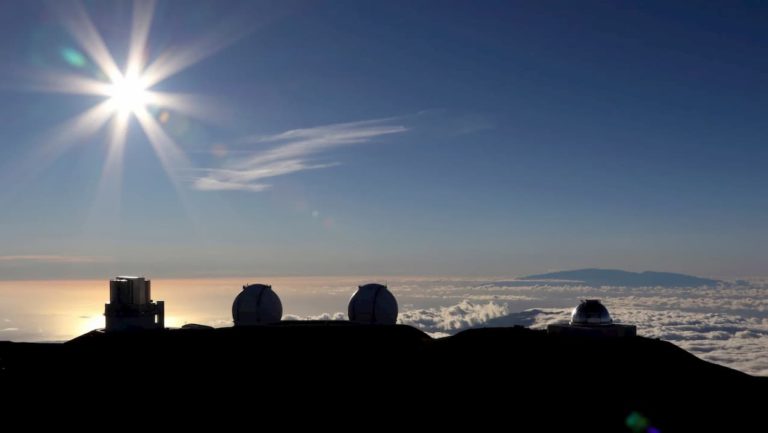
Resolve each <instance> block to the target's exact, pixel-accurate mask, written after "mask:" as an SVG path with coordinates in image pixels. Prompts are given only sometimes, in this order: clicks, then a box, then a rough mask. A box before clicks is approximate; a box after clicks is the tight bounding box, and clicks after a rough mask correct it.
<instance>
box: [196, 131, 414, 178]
mask: <svg viewBox="0 0 768 433" xmlns="http://www.w3.org/2000/svg"><path fill="white" fill-rule="evenodd" d="M406 130H407V128H405V127H404V126H401V125H394V124H392V121H391V119H375V120H366V121H360V122H351V123H337V124H332V125H325V126H317V127H314V128H304V129H294V130H290V131H286V132H282V133H280V134H275V135H267V136H253V137H248V138H245V139H243V140H241V141H240V142H239V143H238V144H239V145H241V146H242V145H247V146H256V147H260V148H263V147H265V146H266V147H267V149H265V150H256V151H254V153H252V154H250V155H247V156H240V157H238V158H235V159H230V160H228V161H227V162H226V163H225V164H224V165H223V166H222V167H219V168H207V169H203V170H202V171H203V173H204V175H202V176H198V177H196V178H194V179H193V187H194V188H195V189H197V190H200V191H234V190H238V191H250V192H259V191H264V190H265V189H268V188H269V187H270V186H271V185H270V184H269V183H267V182H265V180H266V179H269V178H273V177H277V176H285V175H288V174H292V173H297V172H300V171H305V170H317V169H321V168H328V167H333V166H335V165H338V164H339V163H338V162H322V163H320V162H312V161H311V160H310V157H312V156H316V155H317V154H320V153H322V152H326V151H328V150H331V149H333V148H336V147H340V146H349V145H354V144H361V143H367V142H370V141H372V140H373V139H375V138H378V137H382V136H385V135H390V134H397V133H402V132H405V131H406Z"/></svg>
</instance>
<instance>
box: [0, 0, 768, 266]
mask: <svg viewBox="0 0 768 433" xmlns="http://www.w3.org/2000/svg"><path fill="white" fill-rule="evenodd" d="M132 8H133V5H132V3H131V2H86V3H85V7H84V10H86V11H87V13H88V15H89V16H90V18H91V20H92V21H93V23H94V24H95V27H96V29H97V30H98V32H99V33H100V35H101V37H102V38H103V40H104V42H105V44H106V45H107V46H108V48H109V51H110V52H111V53H112V55H113V56H114V58H115V60H116V62H117V64H118V67H119V68H120V69H121V70H124V68H125V59H126V56H127V54H128V51H129V50H128V41H129V40H130V37H131V23H132V20H131V16H132ZM77 10H78V6H77V3H66V2H51V3H45V2H36V1H30V2H5V3H3V4H2V5H0V37H2V39H3V41H5V42H4V43H3V44H2V46H0V61H2V64H3V65H4V66H3V67H2V68H0V78H2V84H1V85H0V92H2V99H0V116H1V118H2V119H3V127H2V128H0V164H1V165H2V175H0V182H1V183H0V200H1V202H2V204H3V211H2V212H1V213H0V278H5V279H14V278H57V277H77V278H86V277H94V278H104V277H109V276H112V275H113V274H118V273H128V274H130V273H136V274H145V275H148V276H150V277H180V276H200V277H203V276H241V275H242V276H246V275H320V274H322V275H364V274H381V275H398V274H399V275H402V274H410V275H416V274H450V275H521V274H527V273H537V272H544V271H548V270H554V269H568V268H579V267H615V268H623V269H628V270H646V269H653V270H664V271H680V272H688V273H696V274H702V275H711V276H742V275H766V264H767V263H768V261H767V259H768V257H766V250H765V248H764V245H765V244H766V242H767V241H768V227H766V224H765V221H766V217H768V200H766V196H765V191H766V190H767V188H768V175H767V174H765V169H764V167H765V166H766V162H768V149H767V148H766V137H768V126H767V125H768V123H766V122H765V120H764V113H765V107H766V106H768V55H767V54H768V52H766V51H767V50H768V48H766V47H768V36H767V35H766V33H765V31H764V23H765V22H766V19H768V10H767V8H766V6H765V5H760V4H758V3H757V2H754V3H752V2H745V3H741V4H735V3H732V2H720V3H717V2H703V3H700V4H697V5H696V6H695V7H692V6H688V5H686V4H678V5H670V4H668V2H594V3H593V2H579V3H578V4H576V3H574V2H506V1H505V2H492V1H487V2H448V1H441V2H437V1H434V2H426V1H419V2H399V1H398V2H390V1H386V2H384V1H380V2H372V1H370V2H369V1H365V2H361V1H349V2H346V1H334V2H255V1H247V2H236V1H230V2H195V1H185V2H181V1H178V2H158V3H157V5H156V7H155V8H154V19H153V21H152V24H151V28H150V32H149V36H148V40H147V44H146V47H147V51H146V52H147V60H148V64H151V63H152V62H153V60H156V59H158V58H162V57H163V56H169V55H171V56H173V55H177V57H178V58H181V59H184V58H186V57H184V56H185V55H189V56H188V57H189V58H190V59H191V60H190V62H187V63H190V64H188V65H185V66H186V67H185V68H183V69H182V70H180V71H178V73H175V74H173V75H172V76H169V77H167V79H165V80H163V81H162V82H159V83H158V84H157V85H155V86H154V87H152V89H151V90H158V91H164V92H176V93H180V92H183V93H187V94H193V95H194V96H190V97H189V98H188V100H186V102H185V104H184V105H185V108H186V110H182V109H178V110H176V109H165V108H162V107H153V106H151V104H150V105H148V109H149V113H150V114H151V116H152V117H153V118H154V119H155V124H156V125H159V128H161V129H162V131H163V133H164V134H165V135H166V136H167V138H168V139H170V140H173V142H174V143H175V144H176V145H177V146H178V148H179V149H180V150H181V151H183V154H184V155H186V156H185V158H179V159H178V161H177V160H174V161H172V163H171V164H170V165H171V166H170V167H168V168H164V167H163V165H162V164H161V162H160V161H161V159H160V158H158V156H157V155H156V153H155V152H154V151H153V146H152V144H150V140H148V138H147V135H146V134H145V133H144V131H143V129H142V127H141V125H140V122H139V121H138V120H137V117H136V116H133V115H131V117H130V120H129V121H128V122H129V125H128V128H127V130H126V132H125V145H124V151H123V152H124V154H123V157H122V159H120V160H119V164H115V165H112V166H109V167H108V169H104V164H105V160H106V159H107V155H108V146H107V144H106V143H107V142H108V140H109V133H110V128H109V124H107V125H105V126H104V127H103V128H101V129H100V130H99V131H96V132H94V133H92V134H82V136H81V135H78V136H77V139H75V140H70V141H72V142H73V143H74V144H72V145H71V146H69V147H67V148H66V151H62V152H60V154H54V152H52V151H50V150H46V149H50V146H51V143H56V142H58V141H63V139H62V137H63V136H66V134H63V133H62V132H61V131H62V128H66V127H67V125H70V126H71V125H72V122H71V121H70V119H72V118H74V117H76V116H78V115H79V114H80V113H82V112H83V111H84V110H87V109H88V108H90V107H92V106H94V105H95V104H98V103H99V102H101V101H103V100H104V99H105V98H104V96H101V95H80V94H66V93H62V92H50V91H47V90H50V88H49V87H50V86H48V87H46V85H45V84H46V83H47V84H50V83H51V82H52V81H55V79H54V78H50V77H58V76H65V75H66V76H70V75H73V74H75V75H80V76H85V77H89V78H91V79H97V80H102V81H103V80H105V77H104V76H103V74H102V75H100V73H99V72H98V70H99V68H98V67H97V66H96V63H97V62H96V61H95V60H94V58H92V57H91V56H89V55H88V51H87V50H86V49H84V47H83V46H82V45H81V44H80V43H79V42H78V40H77V38H76V37H75V35H73V34H72V29H68V28H67V26H66V25H65V24H66V22H67V21H66V19H67V17H70V18H71V17H72V16H76V13H74V12H73V11H75V12H76V11H77ZM66 50H75V51H76V52H77V53H79V54H80V55H81V56H82V59H81V58H79V57H77V58H76V59H74V60H73V59H72V58H71V57H70V58H69V62H68V61H67V59H66V58H65V56H64V55H63V54H62V53H64V52H70V53H71V51H66ZM169 53H170V54H169ZM192 60H197V61H195V62H192ZM46 77H48V78H46ZM46 80H48V81H46ZM106 81H107V82H108V81H109V80H106ZM41 83H42V84H41ZM57 140H58V141H57ZM62 149H64V147H62ZM182 160H183V162H184V163H183V164H181V163H179V164H176V162H180V161H182ZM116 167H122V175H120V174H119V171H118V170H116V169H115V168H116ZM102 172H104V174H102ZM118 179H122V181H121V182H118Z"/></svg>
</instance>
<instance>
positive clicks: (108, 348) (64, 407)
mask: <svg viewBox="0 0 768 433" xmlns="http://www.w3.org/2000/svg"><path fill="white" fill-rule="evenodd" d="M0 389H2V390H3V393H2V395H3V397H2V398H4V399H6V401H5V402H4V406H3V409H5V412H4V413H5V414H6V415H8V416H13V415H14V414H16V413H21V412H17V411H16V410H15V409H14V408H19V409H18V410H19V411H21V410H25V409H26V410H29V409H30V408H32V409H33V411H37V412H38V413H39V414H45V415H46V416H45V417H40V420H46V419H48V420H52V421H55V422H56V423H57V424H58V425H59V426H61V424H62V423H65V424H66V423H67V422H72V423H83V422H84V420H91V421H92V422H96V420H97V419H105V421H103V422H101V423H102V424H103V425H121V427H123V428H132V427H131V426H134V424H131V423H132V422H133V423H136V424H135V426H134V427H135V428H141V429H147V428H149V427H148V426H150V425H152V426H153V427H154V426H156V424H155V423H154V422H153V421H156V420H160V421H163V422H166V423H173V425H174V426H176V427H179V426H186V425H190V426H195V425H198V426H200V425H206V424H204V423H208V422H213V423H215V424H214V425H217V426H218V428H217V429H216V430H226V429H227V427H226V426H230V425H232V423H234V424H235V425H239V426H247V427H249V428H252V429H257V426H258V425H262V424H263V423H265V422H267V421H266V420H269V422H270V423H275V424H276V425H277V426H282V427H283V428H285V429H290V428H295V427H300V428H316V429H325V428H326V427H331V426H349V427H350V428H351V429H352V430H353V431H356V430H364V431H373V430H376V431H379V430H381V429H394V428H397V429H400V430H406V429H413V428H430V429H435V428H453V429H457V428H459V429H467V430H469V429H472V431H475V430H478V431H483V430H489V429H491V428H497V427H498V426H499V425H500V423H501V424H502V425H503V427H504V429H505V430H509V431H513V432H515V431H590V432H597V431H606V432H622V431H624V432H627V431H633V430H630V429H628V428H627V427H626V422H627V419H628V417H630V419H631V420H632V422H633V423H634V422H639V421H637V420H640V421H643V420H646V421H647V422H648V423H650V424H649V425H652V426H654V427H655V428H657V429H659V430H660V431H663V432H665V433H668V432H675V431H681V432H689V431H712V430H713V429H715V428H717V427H719V426H722V427H723V428H725V427H727V428H726V429H724V430H722V431H750V428H749V427H751V426H755V425H758V426H759V425H761V424H760V423H761V422H762V421H763V419H762V410H763V409H764V408H763V407H761V404H762V402H763V401H764V399H762V398H761V397H759V396H762V395H765V394H766V391H768V382H766V379H764V378H758V377H753V376H749V375H747V374H744V373H741V372H738V371H735V370H732V369H729V368H726V367H722V366H718V365H715V364H711V363H709V362H706V361H703V360H701V359H698V358H696V357H695V356H693V355H691V354H689V353H687V352H685V351H684V350H682V349H680V348H678V347H676V346H674V345H673V344H671V343H667V342H664V341H659V340H652V339H648V338H642V337H630V338H583V337H581V338H580V337H573V336H555V335H549V334H547V333H546V332H544V331H538V330H531V329H528V328H523V327H510V328H485V329H473V330H468V331H464V332H461V333H459V334H457V335H455V336H452V337H448V338H441V339H432V338H430V337H429V336H428V335H426V334H424V333H423V332H421V331H419V330H417V329H415V328H411V327H408V326H404V325H357V324H353V323H350V322H335V321H334V322H322V321H320V322H313V321H306V322H304V321H302V322H292V321H288V322H282V323H279V324H274V325H265V326H254V327H233V328H219V329H178V330H148V331H142V332H115V333H110V334H105V333H102V332H97V331H94V332H91V333H88V334H85V335H83V336H81V337H78V338H75V339H74V340H71V341H69V342H67V343H63V344H34V343H10V342H4V343H0ZM86 408H87V410H86ZM24 413H26V412H24ZM53 413H60V414H61V415H62V416H60V417H56V416H53V415H52V414H53ZM633 414H634V415H633ZM632 417H634V418H632ZM638 417H639V418H638ZM27 421H28V422H30V421H29V418H27ZM526 425H534V426H535V427H534V428H526V427H525V426H526ZM633 425H634V424H633ZM374 427H375V429H374ZM276 428H277V427H276ZM372 429H373V430H372ZM638 431H640V430H638ZM642 431H646V430H642ZM648 431H650V430H648Z"/></svg>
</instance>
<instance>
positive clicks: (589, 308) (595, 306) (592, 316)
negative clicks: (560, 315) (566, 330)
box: [571, 299, 613, 326]
mask: <svg viewBox="0 0 768 433" xmlns="http://www.w3.org/2000/svg"><path fill="white" fill-rule="evenodd" d="M612 323H613V319H611V315H610V313H608V309H607V308H605V306H604V305H603V304H601V303H600V301H599V300H598V299H587V300H584V301H581V303H580V304H579V305H577V306H576V308H574V309H573V312H572V313H571V325H582V326H584V325H586V326H594V325H610V324H612Z"/></svg>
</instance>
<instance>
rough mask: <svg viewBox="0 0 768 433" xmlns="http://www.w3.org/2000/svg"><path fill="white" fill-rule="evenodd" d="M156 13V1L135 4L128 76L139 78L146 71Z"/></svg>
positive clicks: (148, 0)
mask: <svg viewBox="0 0 768 433" xmlns="http://www.w3.org/2000/svg"><path fill="white" fill-rule="evenodd" d="M154 13H155V1H154V0H147V1H135V2H133V24H132V26H131V42H130V47H129V49H128V62H127V65H126V71H125V75H126V76H136V77H138V76H139V75H140V74H141V71H142V70H143V69H144V66H145V64H146V61H147V40H148V38H149V29H150V27H151V25H152V17H153V16H154Z"/></svg>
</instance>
